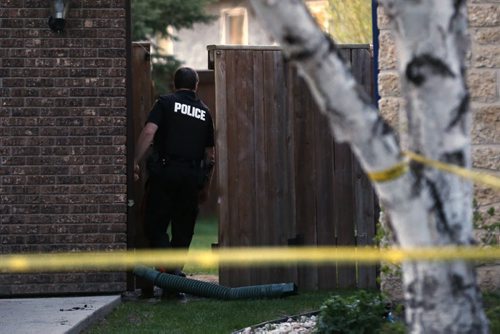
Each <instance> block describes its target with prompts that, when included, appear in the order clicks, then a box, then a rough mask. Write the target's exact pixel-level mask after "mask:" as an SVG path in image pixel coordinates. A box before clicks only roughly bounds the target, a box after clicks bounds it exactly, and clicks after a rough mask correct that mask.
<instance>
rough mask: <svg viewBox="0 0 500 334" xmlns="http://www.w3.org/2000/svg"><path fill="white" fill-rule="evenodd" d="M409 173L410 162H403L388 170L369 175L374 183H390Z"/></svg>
mask: <svg viewBox="0 0 500 334" xmlns="http://www.w3.org/2000/svg"><path fill="white" fill-rule="evenodd" d="M406 172H408V161H406V160H405V161H402V162H400V163H398V164H396V165H394V166H392V167H390V168H388V169H385V170H382V171H378V172H369V173H368V174H367V175H368V177H369V178H370V180H372V181H373V182H388V181H392V180H395V179H397V178H399V177H401V176H402V175H404V174H405V173H406Z"/></svg>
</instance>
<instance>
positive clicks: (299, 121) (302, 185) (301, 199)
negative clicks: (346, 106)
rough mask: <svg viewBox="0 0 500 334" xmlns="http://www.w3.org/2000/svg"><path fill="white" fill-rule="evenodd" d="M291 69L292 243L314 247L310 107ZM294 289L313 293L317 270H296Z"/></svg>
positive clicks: (294, 70)
mask: <svg viewBox="0 0 500 334" xmlns="http://www.w3.org/2000/svg"><path fill="white" fill-rule="evenodd" d="M292 68H293V76H292V82H291V83H290V86H291V90H290V94H291V95H292V100H293V106H292V110H293V117H294V119H295V128H294V134H295V138H294V139H295V142H294V145H295V151H294V153H295V161H294V165H295V189H296V204H295V205H296V219H297V220H296V238H297V240H296V243H297V244H299V245H300V244H304V245H316V244H317V242H318V240H317V235H318V231H317V222H316V212H315V193H314V188H313V187H311V185H312V184H314V179H315V174H316V170H315V163H314V159H313V155H312V152H313V147H314V137H313V134H314V130H315V129H314V122H313V121H314V115H313V113H312V112H309V111H310V106H311V105H312V104H313V101H312V99H311V96H310V94H309V92H308V91H307V89H306V83H305V81H304V79H303V78H301V77H300V76H299V75H298V73H297V69H296V68H295V67H292ZM298 285H299V286H300V287H301V288H302V289H307V290H315V289H317V288H318V268H317V266H313V265H307V266H299V267H298Z"/></svg>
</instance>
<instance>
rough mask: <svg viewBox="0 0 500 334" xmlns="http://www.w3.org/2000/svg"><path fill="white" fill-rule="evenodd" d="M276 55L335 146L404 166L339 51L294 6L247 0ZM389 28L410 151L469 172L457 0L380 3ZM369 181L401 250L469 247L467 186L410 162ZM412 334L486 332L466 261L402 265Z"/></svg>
mask: <svg viewBox="0 0 500 334" xmlns="http://www.w3.org/2000/svg"><path fill="white" fill-rule="evenodd" d="M251 3H252V6H253V7H254V9H255V11H256V13H257V16H258V17H259V18H260V19H261V20H262V22H263V23H264V25H265V26H266V27H267V29H268V30H269V31H270V33H271V34H272V35H273V36H274V37H275V38H276V39H277V40H278V41H279V42H280V44H281V46H282V48H283V52H284V53H285V55H286V56H287V57H289V58H290V59H291V60H293V61H295V62H296V63H297V64H298V65H299V68H300V69H301V70H302V71H303V73H304V74H305V77H306V80H307V82H308V85H309V87H310V88H311V91H312V92H313V95H314V97H315V99H316V102H317V103H318V105H319V107H320V109H321V110H322V111H323V112H324V113H325V114H326V115H327V117H328V119H329V121H330V125H331V129H332V131H333V133H334V135H335V137H336V139H337V141H346V142H348V143H349V144H350V145H351V148H352V150H353V152H354V153H355V154H356V156H357V157H358V160H359V161H360V163H361V164H362V166H363V168H364V170H365V171H367V172H377V171H382V170H386V169H388V168H390V167H392V166H394V165H395V164H397V163H400V162H401V161H402V159H403V158H402V154H401V149H400V147H399V144H398V142H397V139H396V135H395V133H394V131H393V130H392V129H391V128H390V127H389V126H388V125H387V124H386V122H385V121H384V120H383V119H382V118H381V117H380V114H379V112H378V110H377V109H376V108H375V107H374V106H373V105H372V104H371V99H370V97H368V96H367V95H366V94H365V93H364V92H363V91H362V88H360V86H359V85H357V83H356V82H355V80H354V78H353V76H352V74H351V73H350V71H349V69H348V67H347V66H346V64H345V63H344V62H343V60H342V59H341V57H340V56H339V53H338V50H337V47H336V45H335V44H334V42H333V41H331V40H330V39H329V38H328V37H327V36H325V34H323V33H322V32H321V31H320V29H319V28H318V27H317V25H316V23H315V22H314V20H313V18H312V17H311V15H310V14H309V13H308V12H307V9H306V7H305V5H304V3H303V1H301V0H251ZM381 3H382V4H383V5H384V6H385V7H386V9H387V11H388V12H389V14H390V15H391V16H392V19H393V22H394V31H395V35H396V38H397V44H398V46H399V50H400V62H399V70H400V73H401V77H402V82H403V87H404V91H405V97H406V99H407V105H408V111H407V113H408V122H409V132H410V133H409V136H410V138H409V140H410V149H411V150H413V151H416V152H419V153H422V154H424V155H425V156H427V157H429V158H432V159H437V160H441V161H444V162H448V163H454V164H457V165H460V166H465V167H470V165H471V154H470V139H469V136H468V134H469V128H470V122H471V120H470V115H469V114H470V113H469V108H468V92H467V88H466V86H465V78H464V72H465V71H464V54H465V50H466V42H465V41H466V26H467V18H466V13H465V10H466V6H465V1H462V0H381ZM410 167H411V168H410V171H409V172H408V173H406V174H404V175H403V176H401V177H399V178H397V179H395V180H392V181H389V182H383V183H376V184H374V186H375V189H376V191H377V193H378V196H379V199H380V201H381V202H382V205H383V207H384V209H385V212H386V213H387V214H388V215H389V216H390V221H391V223H392V226H391V228H392V230H393V233H394V235H395V237H396V242H397V243H398V244H399V245H400V246H402V247H423V246H443V245H469V244H471V243H472V217H471V216H472V199H471V196H472V186H471V184H470V182H467V181H463V180H461V179H459V178H457V177H455V176H453V175H450V174H446V173H442V172H439V171H436V170H434V169H432V168H427V167H423V166H420V165H417V164H411V165H410ZM403 283H404V289H405V299H406V318H407V322H408V326H409V330H410V332H412V333H486V332H487V331H488V326H487V320H486V317H485V315H484V312H483V309H482V301H481V294H480V292H479V290H478V288H477V284H476V280H475V271H474V268H473V265H472V264H470V263H466V262H464V261H453V262H407V263H404V265H403Z"/></svg>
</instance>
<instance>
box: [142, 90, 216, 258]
mask: <svg viewBox="0 0 500 334" xmlns="http://www.w3.org/2000/svg"><path fill="white" fill-rule="evenodd" d="M147 122H152V123H155V124H156V125H158V129H157V131H156V134H155V138H154V144H153V153H152V154H151V156H150V157H149V158H148V160H147V168H148V172H149V179H148V185H147V188H148V190H147V195H146V208H145V213H146V217H145V228H146V235H147V236H148V237H149V239H150V241H151V246H152V247H155V248H161V247H172V248H189V245H190V244H191V240H192V238H193V233H194V226H195V221H196V217H197V215H198V192H199V190H200V188H201V186H202V180H203V177H204V176H205V173H204V172H203V169H202V168H201V163H202V161H203V160H204V158H205V148H207V147H213V146H214V128H213V122H212V117H211V115H210V113H209V110H208V107H207V106H206V105H205V104H204V103H203V102H202V101H201V100H200V99H199V98H198V97H197V95H196V93H195V92H194V91H189V90H179V91H176V92H175V93H173V94H169V95H165V96H161V97H160V98H159V99H158V100H157V101H156V103H155V105H154V106H153V109H152V110H151V112H150V114H149V117H148V120H147ZM170 222H171V223H172V226H171V229H172V230H171V232H172V238H171V240H169V236H168V234H167V227H168V226H169V224H170Z"/></svg>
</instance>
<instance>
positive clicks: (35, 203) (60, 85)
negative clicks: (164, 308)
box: [0, 0, 127, 296]
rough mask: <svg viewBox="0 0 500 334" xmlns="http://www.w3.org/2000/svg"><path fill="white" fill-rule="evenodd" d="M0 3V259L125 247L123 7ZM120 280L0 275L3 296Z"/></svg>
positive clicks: (102, 286)
mask: <svg viewBox="0 0 500 334" xmlns="http://www.w3.org/2000/svg"><path fill="white" fill-rule="evenodd" d="M73 3H74V5H73V7H72V8H71V9H70V10H69V14H68V16H69V18H68V20H67V22H66V29H65V31H64V32H63V33H61V34H57V33H54V32H52V31H51V30H50V29H49V28H48V25H47V20H48V17H49V15H50V14H49V1H47V0H2V1H1V2H0V106H1V109H0V247H1V248H0V254H13V253H22V252H53V251H81V250H110V249H124V248H126V221H127V215H126V213H127V206H126V191H127V188H126V147H125V144H126V122H127V120H126V65H127V63H126V44H127V42H126V28H127V27H126V26H127V25H126V0H108V1H103V0H80V1H74V2H73ZM124 289H125V274H124V273H112V272H105V273H92V272H87V273H60V274H58V273H43V274H40V273H36V274H26V275H25V274H22V275H9V274H3V275H0V295H4V296H5V295H19V294H24V295H26V294H52V293H75V292H79V293H81V292H92V293H96V292H112V291H123V290H124Z"/></svg>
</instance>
